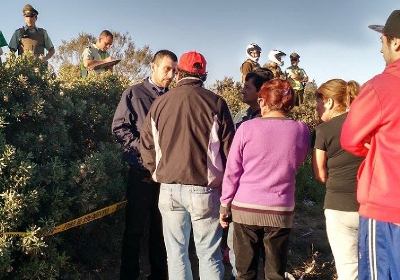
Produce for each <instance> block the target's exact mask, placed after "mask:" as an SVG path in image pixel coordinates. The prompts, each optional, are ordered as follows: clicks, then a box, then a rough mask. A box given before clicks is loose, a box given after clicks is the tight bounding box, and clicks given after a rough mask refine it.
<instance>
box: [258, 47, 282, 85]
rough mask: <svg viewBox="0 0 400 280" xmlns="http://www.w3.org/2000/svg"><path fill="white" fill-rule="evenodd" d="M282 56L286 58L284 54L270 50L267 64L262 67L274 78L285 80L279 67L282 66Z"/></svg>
mask: <svg viewBox="0 0 400 280" xmlns="http://www.w3.org/2000/svg"><path fill="white" fill-rule="evenodd" d="M284 56H286V54H285V53H284V52H283V51H279V50H272V51H270V52H269V54H268V60H269V62H268V63H266V64H264V66H263V67H264V68H267V69H269V70H271V71H272V73H273V74H274V78H280V79H282V80H286V77H285V75H284V74H283V72H282V69H281V66H283V64H284V61H283V57H284Z"/></svg>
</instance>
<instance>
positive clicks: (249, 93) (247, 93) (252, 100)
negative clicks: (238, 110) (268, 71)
mask: <svg viewBox="0 0 400 280" xmlns="http://www.w3.org/2000/svg"><path fill="white" fill-rule="evenodd" d="M257 98H258V92H257V89H256V87H255V86H254V85H253V79H249V80H248V81H246V82H245V83H244V85H243V90H242V101H243V103H246V104H249V105H250V104H256V103H257Z"/></svg>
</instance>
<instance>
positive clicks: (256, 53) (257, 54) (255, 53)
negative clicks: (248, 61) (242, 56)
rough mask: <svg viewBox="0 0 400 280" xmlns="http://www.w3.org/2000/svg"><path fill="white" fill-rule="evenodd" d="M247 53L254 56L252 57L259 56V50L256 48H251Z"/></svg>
mask: <svg viewBox="0 0 400 280" xmlns="http://www.w3.org/2000/svg"><path fill="white" fill-rule="evenodd" d="M249 53H250V56H251V57H254V58H258V57H260V51H258V50H252V51H250V52H249Z"/></svg>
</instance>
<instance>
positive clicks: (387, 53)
mask: <svg viewBox="0 0 400 280" xmlns="http://www.w3.org/2000/svg"><path fill="white" fill-rule="evenodd" d="M381 43H382V47H381V53H382V54H383V59H384V60H385V62H386V65H388V64H390V63H392V62H393V61H394V60H395V59H394V58H393V55H394V53H393V51H392V48H391V46H392V43H393V41H392V42H389V41H388V38H387V37H386V36H385V35H384V34H382V36H381Z"/></svg>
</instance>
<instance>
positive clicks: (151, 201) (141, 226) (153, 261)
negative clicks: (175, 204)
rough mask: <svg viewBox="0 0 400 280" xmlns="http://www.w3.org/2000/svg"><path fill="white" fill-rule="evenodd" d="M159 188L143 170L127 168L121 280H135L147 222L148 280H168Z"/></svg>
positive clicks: (138, 272) (138, 270)
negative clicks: (149, 272) (159, 207)
mask: <svg viewBox="0 0 400 280" xmlns="http://www.w3.org/2000/svg"><path fill="white" fill-rule="evenodd" d="M159 194H160V184H158V183H155V182H154V181H153V180H152V179H151V176H150V173H149V172H148V171H147V170H140V169H137V168H133V167H131V169H130V170H129V179H128V185H127V190H126V198H127V205H126V214H125V215H126V216H125V231H124V236H123V240H122V257H121V271H120V279H121V280H136V279H137V278H138V277H139V275H140V266H139V246H140V240H141V237H142V236H143V234H144V230H145V229H146V223H147V221H149V244H148V245H149V262H150V265H151V276H150V279H168V271H167V253H166V250H165V245H164V238H163V234H162V219H161V214H160V211H159V209H158V196H159Z"/></svg>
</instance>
